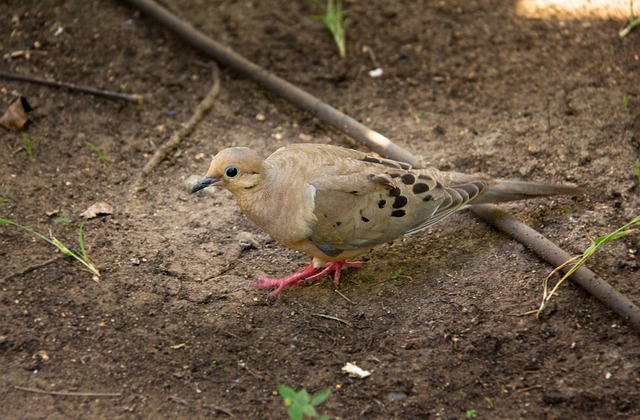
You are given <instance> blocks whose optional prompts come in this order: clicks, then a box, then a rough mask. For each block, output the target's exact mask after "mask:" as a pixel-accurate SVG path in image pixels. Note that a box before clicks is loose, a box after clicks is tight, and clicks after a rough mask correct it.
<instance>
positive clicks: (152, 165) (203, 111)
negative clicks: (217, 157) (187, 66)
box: [131, 63, 220, 195]
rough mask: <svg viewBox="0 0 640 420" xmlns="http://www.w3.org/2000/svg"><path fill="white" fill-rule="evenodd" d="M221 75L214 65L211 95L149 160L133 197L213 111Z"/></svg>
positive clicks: (133, 191) (137, 180)
mask: <svg viewBox="0 0 640 420" xmlns="http://www.w3.org/2000/svg"><path fill="white" fill-rule="evenodd" d="M219 73H220V71H219V70H218V66H217V65H216V64H215V63H213V86H212V87H211V90H209V93H208V94H207V96H205V98H204V99H203V100H202V102H200V103H199V104H198V106H197V107H196V110H195V112H194V114H193V115H192V116H191V118H190V119H189V121H188V122H187V124H186V125H185V126H184V127H183V128H182V129H180V130H178V131H176V132H175V133H174V134H173V135H172V136H171V138H170V139H169V140H167V141H166V142H165V143H163V144H162V145H161V146H160V147H158V149H157V150H156V152H155V153H154V154H153V156H151V159H149V161H148V162H147V163H146V164H145V165H144V167H143V168H142V171H141V172H140V174H139V175H138V178H137V179H136V181H135V183H134V184H133V187H132V188H131V193H132V194H133V195H136V194H137V193H139V192H140V191H142V190H143V189H144V187H143V185H142V184H143V182H144V180H145V179H146V177H147V176H148V175H149V174H150V173H151V172H153V171H154V170H155V169H156V168H157V167H158V166H160V164H161V163H162V161H164V160H165V159H166V158H167V156H169V154H170V153H171V152H172V151H173V150H174V149H176V148H177V147H178V146H179V145H180V143H181V142H182V140H184V139H185V138H187V137H188V136H189V135H190V134H191V132H192V131H193V129H194V128H195V127H196V125H198V123H199V122H200V121H201V120H202V118H204V116H205V115H207V113H209V111H211V108H213V104H214V101H215V98H216V97H217V96H218V94H219V93H220V74H219Z"/></svg>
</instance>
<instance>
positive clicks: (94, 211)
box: [80, 202, 113, 219]
mask: <svg viewBox="0 0 640 420" xmlns="http://www.w3.org/2000/svg"><path fill="white" fill-rule="evenodd" d="M106 214H113V207H112V206H111V204H109V203H105V202H99V203H95V204H94V205H92V206H91V207H89V208H88V209H86V210H85V211H84V213H82V214H81V215H80V217H82V218H84V219H93V218H94V217H98V216H102V215H106Z"/></svg>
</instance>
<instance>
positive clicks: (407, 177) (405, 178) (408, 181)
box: [401, 174, 416, 185]
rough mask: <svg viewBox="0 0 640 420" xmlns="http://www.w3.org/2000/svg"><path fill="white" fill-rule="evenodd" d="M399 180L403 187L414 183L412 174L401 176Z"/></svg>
mask: <svg viewBox="0 0 640 420" xmlns="http://www.w3.org/2000/svg"><path fill="white" fill-rule="evenodd" d="M401 179H402V182H403V183H404V184H405V185H411V184H413V183H414V182H416V177H415V176H413V175H412V174H404V175H402V177H401Z"/></svg>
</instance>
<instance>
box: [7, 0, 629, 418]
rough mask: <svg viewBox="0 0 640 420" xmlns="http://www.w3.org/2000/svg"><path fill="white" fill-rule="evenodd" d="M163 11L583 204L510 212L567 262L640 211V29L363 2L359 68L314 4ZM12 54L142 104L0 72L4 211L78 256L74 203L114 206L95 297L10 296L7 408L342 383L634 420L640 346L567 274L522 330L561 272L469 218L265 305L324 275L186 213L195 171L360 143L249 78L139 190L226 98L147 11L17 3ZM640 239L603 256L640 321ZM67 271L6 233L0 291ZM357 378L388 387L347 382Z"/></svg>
mask: <svg viewBox="0 0 640 420" xmlns="http://www.w3.org/2000/svg"><path fill="white" fill-rule="evenodd" d="M622 3H623V4H622V6H623V8H624V10H626V7H627V6H626V2H622ZM167 5H168V7H169V8H170V9H171V10H172V11H173V12H175V13H176V14H178V15H179V16H181V17H182V18H184V19H186V20H188V21H190V22H192V23H193V24H194V25H195V26H196V27H198V28H199V29H201V30H202V31H204V32H205V33H206V34H208V35H210V36H211V37H213V38H214V39H216V40H218V41H219V42H221V43H223V44H225V45H228V46H229V47H231V48H233V49H234V50H235V51H237V52H238V53H240V54H242V55H244V56H245V57H247V58H248V59H250V60H252V61H254V62H256V63H257V64H259V65H261V66H264V67H265V68H267V69H269V70H271V71H273V72H274V73H276V74H277V75H279V76H281V77H283V78H285V79H287V80H288V81H290V82H293V83H295V84H297V85H298V86H300V87H302V88H303V89H306V90H307V91H309V92H310V93H312V94H314V95H317V96H318V97H320V98H322V99H323V100H325V101H326V102H328V103H330V104H332V105H333V106H335V107H337V108H339V109H340V110H342V111H344V112H346V113H347V114H349V115H351V116H353V117H354V118H356V119H358V120H359V121H362V122H363V123H365V124H367V125H369V126H370V127H371V128H373V129H375V130H378V131H380V132H381V133H383V134H384V135H386V136H388V137H389V138H391V139H392V140H394V141H396V142H397V143H399V144H400V145H402V146H404V147H406V148H408V149H410V150H413V151H415V152H416V153H418V154H421V155H423V156H425V158H426V160H427V161H428V162H430V164H432V165H434V166H437V167H439V168H441V169H456V170H459V171H464V172H477V171H482V172H485V173H487V174H490V175H492V176H496V177H505V178H521V179H530V180H538V181H549V182H572V183H576V184H579V185H582V186H584V187H586V188H587V189H588V191H589V193H588V194H587V195H586V196H584V197H578V198H575V197H573V198H572V197H561V198H557V199H540V200H533V201H529V202H521V203H515V204H509V205H506V206H504V207H505V208H507V209H508V210H509V211H510V212H511V213H513V214H514V215H515V216H516V217H518V218H519V219H521V220H523V221H525V222H527V223H528V224H529V225H531V226H533V227H534V228H536V229H538V230H539V231H541V232H542V233H543V234H544V235H546V236H547V237H549V238H550V239H552V240H553V241H554V242H556V243H557V244H559V245H560V246H561V247H563V248H564V249H566V250H567V251H568V252H570V253H579V252H580V251H581V250H583V249H585V248H586V247H587V246H588V245H589V243H590V239H591V238H593V237H597V236H599V235H602V234H605V233H608V232H609V231H612V230H614V229H616V228H617V227H619V226H621V225H622V224H624V223H625V222H627V221H629V220H630V219H631V218H632V217H634V216H637V214H638V208H640V199H639V195H638V194H639V193H638V185H637V178H636V176H635V173H634V170H633V165H640V158H639V156H640V102H639V100H638V95H639V94H640V85H639V84H638V80H639V79H638V74H639V73H638V72H639V71H640V58H639V54H640V31H636V32H632V33H631V34H630V35H629V36H627V37H625V38H620V37H619V36H618V31H619V30H620V29H621V28H622V27H624V25H625V23H626V22H625V19H624V16H622V17H615V18H614V17H600V16H598V15H596V14H595V12H594V13H591V14H589V13H586V14H585V13H583V12H585V11H587V10H586V9H581V8H578V9H574V10H573V11H572V12H571V13H572V14H570V15H562V14H558V13H556V14H554V13H543V11H538V12H537V13H538V15H536V14H533V15H526V14H523V13H522V11H521V10H520V8H519V6H518V4H517V3H516V2H515V1H513V2H511V1H498V0H486V1H480V0H478V1H469V0H449V1H404V2H388V1H382V0H369V1H354V2H349V3H348V10H349V17H350V20H351V24H350V26H349V28H348V33H347V37H348V39H347V57H346V59H344V60H341V59H340V58H339V57H338V55H337V53H336V49H335V46H334V44H333V42H332V39H331V37H330V35H328V33H327V32H325V30H324V29H323V27H322V25H321V24H320V23H319V22H316V21H314V20H313V19H312V18H311V15H313V14H315V13H317V10H316V9H315V8H314V6H313V5H312V4H310V3H308V2H304V1H290V2H286V3H283V2H281V1H278V0H252V1H245V0H238V1H233V0H229V1H218V2H211V1H210V2H205V1H202V0H200V1H191V2H189V1H185V0H172V1H169V2H167ZM20 51H22V53H20ZM369 51H372V52H373V54H370V53H369ZM0 53H1V54H2V60H1V62H0V63H1V64H0V68H1V69H2V70H5V71H11V72H16V73H21V74H31V75H37V76H42V77H47V78H51V79H56V80H61V81H65V82H72V83H77V84H82V85H87V86H92V87H96V88H102V89H108V90H113V91H122V92H127V93H142V94H145V95H146V97H147V100H146V102H145V103H144V104H142V105H137V104H132V103H126V102H122V101H115V100H109V99H105V98H100V97H96V96H93V95H87V94H82V93H78V92H70V91H66V90H58V89H53V88H50V87H44V86H38V85H34V84H28V83H23V82H14V81H7V80H2V79H0V89H1V93H0V101H1V102H0V105H1V109H2V110H3V112H4V110H5V109H6V108H7V106H8V105H9V104H10V103H11V101H12V100H13V99H14V98H15V95H16V94H21V95H23V96H24V97H26V98H27V100H28V101H29V103H30V104H31V105H32V107H33V108H34V110H33V111H32V112H31V113H30V119H31V121H30V124H29V125H28V127H27V130H26V131H25V136H26V137H24V136H23V135H22V134H20V133H15V132H9V131H7V130H4V129H0V177H1V180H2V183H1V186H0V198H1V200H0V217H3V218H8V219H11V220H14V221H16V222H19V223H21V224H23V225H26V226H29V227H30V228H32V229H36V230H38V231H39V232H42V233H45V234H48V232H49V231H51V232H52V233H53V235H54V236H55V237H57V238H58V239H60V240H62V241H63V242H64V243H66V244H68V245H70V246H72V247H73V248H74V249H78V244H77V233H78V229H79V227H80V225H81V223H82V221H81V219H80V213H82V212H83V211H84V210H85V209H86V208H87V207H89V206H90V205H92V204H93V203H95V202H99V201H104V202H107V203H110V204H111V205H112V206H113V207H114V213H113V215H111V216H103V217H100V218H97V219H93V220H91V221H89V222H87V223H86V225H85V226H84V233H85V239H86V241H87V243H88V244H91V245H92V248H91V251H90V257H91V259H92V260H93V261H94V262H95V263H96V264H97V265H98V266H99V268H100V270H101V272H102V277H101V278H100V279H99V281H93V280H92V278H91V275H90V274H88V273H87V272H85V271H83V270H82V268H81V266H80V265H79V264H77V263H75V262H72V261H71V260H68V259H64V260H59V261H56V262H54V263H52V264H49V265H47V266H44V267H42V268H39V269H36V270H34V271H31V272H29V273H26V274H23V275H18V276H13V277H10V278H8V279H4V280H2V283H1V284H0V288H1V306H0V365H1V366H2V375H0V407H2V416H3V417H5V418H45V417H46V418H112V419H118V418H160V417H195V418H210V417H221V418H225V417H229V416H230V415H232V416H234V417H236V418H250V417H253V418H256V416H259V417H258V418H283V417H285V416H286V407H285V405H284V404H283V401H282V399H281V398H280V397H279V396H278V395H277V392H276V389H277V386H278V385H280V384H285V385H288V386H290V387H293V388H295V389H300V388H302V387H304V388H306V389H308V390H309V391H317V390H320V389H323V388H326V387H332V388H333V394H332V395H331V396H330V397H329V398H328V399H327V401H326V402H325V403H324V404H322V405H321V406H320V407H319V411H320V412H321V413H326V414H330V415H331V416H332V417H336V418H357V417H359V416H364V417H365V418H403V419H404V418H428V417H432V418H472V417H473V416H477V417H478V418H584V417H585V416H589V417H590V418H613V417H617V418H639V417H640V336H639V334H638V332H637V331H633V330H632V329H630V328H629V327H628V326H627V325H625V324H624V322H622V321H621V320H620V319H619V318H618V317H617V316H616V315H615V314H614V313H613V312H612V311H611V310H609V309H607V308H605V307H603V305H602V304H600V303H599V302H598V301H596V300H595V299H594V298H592V297H591V296H589V295H588V294H587V293H586V292H584V291H582V290H581V289H579V288H578V287H577V286H575V285H573V284H569V283H567V284H565V285H563V286H562V287H561V291H560V293H559V295H558V296H557V297H556V298H555V299H554V301H553V303H552V305H551V307H550V308H549V309H548V310H547V311H546V312H545V314H544V316H542V317H541V318H540V319H536V318H534V317H532V316H518V315H519V314H521V313H522V312H524V311H527V310H530V309H534V308H535V307H537V305H538V304H539V300H540V298H541V291H542V281H543V279H544V277H545V276H546V275H547V274H548V273H549V272H550V271H551V269H552V267H550V266H549V265H548V264H546V263H544V262H542V261H540V259H539V258H538V257H536V256H535V255H534V254H532V253H531V252H530V251H528V250H527V249H526V248H525V247H524V246H522V245H520V244H518V243H516V242H514V241H513V240H511V239H510V238H508V237H507V236H505V235H504V234H502V233H500V232H497V231H495V230H494V229H492V228H490V227H488V226H487V225H486V224H485V223H483V222H482V221H480V220H479V219H476V218H475V217H474V216H473V215H471V214H469V213H462V214H458V215H455V216H453V217H451V218H450V219H448V220H446V221H444V222H442V223H440V224H438V225H436V226H435V227H433V228H431V229H430V230H428V231H426V232H425V233H424V234H422V235H419V236H414V237H409V238H406V239H403V240H398V241H395V242H394V243H392V244H388V245H385V246H381V247H379V248H377V249H375V250H374V251H373V252H371V253H369V254H368V255H367V256H366V257H365V259H364V260H365V261H366V262H367V264H365V266H364V267H363V268H360V269H350V270H348V271H345V273H344V275H343V280H342V282H341V283H340V284H339V285H338V286H335V285H334V284H333V282H332V281H329V280H324V281H321V282H318V283H316V284H313V285H302V286H299V287H293V288H290V289H287V290H286V291H285V292H284V293H282V295H281V296H279V297H278V298H277V299H270V298H269V297H268V293H267V292H265V291H261V290H252V289H249V288H248V287H247V285H248V283H249V282H250V281H251V280H253V279H255V278H257V277H258V276H259V275H264V274H266V275H269V276H278V275H284V274H287V273H289V272H291V271H294V270H296V269H298V268H300V267H302V266H303V265H305V264H307V263H308V257H307V256H305V255H301V254H298V253H296V252H293V251H290V250H287V249H285V248H283V247H281V246H279V245H278V244H277V243H275V242H274V241H273V240H272V239H271V238H269V236H268V235H266V234H265V233H263V232H262V231H261V230H260V229H259V228H257V227H256V226H254V225H253V224H252V223H251V222H249V221H247V220H246V219H245V218H244V217H243V215H242V214H241V213H240V211H239V209H238V208H237V206H236V204H235V202H234V201H233V199H232V197H231V196H230V194H228V193H227V192H226V191H222V190H219V191H215V192H214V194H213V196H211V195H206V194H200V195H190V194H189V193H188V188H187V187H186V185H185V180H186V179H187V178H188V177H189V176H191V175H198V176H203V175H204V173H205V172H206V169H207V167H208V163H209V162H208V161H209V158H210V156H211V155H213V154H215V153H216V152H217V151H218V150H220V149H222V148H225V147H228V146H231V145H244V146H250V147H253V148H255V149H257V150H259V151H260V152H261V153H263V154H264V155H265V156H266V155H268V154H269V153H271V152H273V151H275V150H276V149H277V148H279V147H281V146H283V145H285V144H290V143H295V142H300V141H313V142H319V143H332V144H337V145H342V146H347V147H354V148H360V149H362V150H364V149H363V147H362V146H359V145H358V144H356V143H355V142H354V141H353V140H351V139H349V138H348V137H346V136H345V135H343V134H341V133H339V132H337V131H335V130H333V129H330V128H328V127H326V126H325V125H323V124H321V123H320V122H319V121H317V120H316V119H314V118H312V117H310V116H309V115H308V114H306V113H305V112H303V111H300V110H298V109H297V108H295V107H294V106H292V105H290V104H288V103H286V102H284V101H283V100H281V99H280V98H278V97H276V96H275V95H273V94H271V93H266V92H265V91H263V90H261V89H260V88H259V87H257V86H256V85H255V84H253V83H251V82H248V81H247V80H245V79H243V78H242V77H240V76H239V75H238V74H236V73H234V72H233V71H230V70H228V69H223V74H222V76H221V82H222V90H221V93H220V95H219V97H218V98H217V101H216V104H215V107H214V109H213V111H212V112H211V113H210V114H209V115H208V116H207V117H206V118H205V120H203V121H202V122H201V123H200V124H199V125H198V126H197V128H196V130H195V131H194V133H193V134H192V135H191V136H190V137H188V138H187V139H186V140H185V141H184V142H183V143H182V144H181V146H180V147H179V149H178V151H176V152H175V153H173V154H172V155H171V156H170V157H169V159H168V160H167V161H165V162H164V163H163V164H162V165H160V167H159V168H158V169H157V170H156V171H155V172H154V173H152V174H151V175H150V176H149V177H148V179H147V182H146V184H145V185H146V189H145V190H144V191H143V192H141V193H140V194H139V195H138V196H137V198H132V197H131V196H130V194H129V191H130V188H131V186H132V183H133V182H134V180H135V179H136V177H137V176H138V174H139V172H140V171H141V169H142V167H143V165H144V164H145V162H146V161H147V160H148V159H149V157H150V156H151V155H152V153H153V152H154V151H155V150H156V149H157V147H158V146H159V145H161V144H162V143H163V142H165V141H166V140H167V139H168V138H169V137H170V136H171V134H172V133H173V132H174V131H175V130H177V129H179V128H180V127H181V126H182V124H184V123H185V122H186V121H187V120H188V119H189V118H190V116H191V115H192V114H193V111H194V109H195V107H196V105H197V104H198V103H199V102H200V101H201V100H202V98H203V97H204V96H205V95H206V93H207V92H208V90H209V89H210V87H211V70H210V65H209V61H210V60H209V59H208V58H207V57H205V56H204V55H202V54H199V53H197V52H195V51H194V50H193V49H192V48H190V47H189V46H187V45H186V44H184V43H183V42H182V41H180V40H178V39H177V38H176V37H175V36H173V35H172V34H170V33H168V32H167V31H165V30H163V29H161V28H160V27H159V26H158V24H156V22H154V21H152V20H151V19H149V18H146V17H145V16H141V15H140V14H139V13H136V11H135V10H133V9H131V8H129V7H128V6H126V5H124V4H122V3H120V2H117V1H110V2H105V1H86V2H82V1H76V2H68V1H56V0H40V1H26V2H25V1H23V0H8V1H3V2H0ZM376 67H381V68H382V69H383V70H384V73H383V75H382V76H381V77H378V78H373V77H370V75H369V70H371V69H373V68H376ZM623 97H624V98H626V99H627V103H626V105H625V104H623ZM258 114H260V115H261V116H263V117H264V118H261V117H258ZM27 141H31V142H32V143H33V144H34V146H33V152H32V155H31V156H30V155H29V154H28V153H26V152H25V150H24V145H25V143H26V142H27ZM86 142H92V143H94V144H95V145H97V146H98V147H99V148H100V149H101V150H102V151H103V152H104V154H105V155H106V156H107V157H108V158H109V161H108V163H107V164H106V165H103V164H102V162H101V160H100V159H99V156H98V155H97V154H96V153H95V152H94V151H93V150H92V149H91V148H89V147H88V146H87V145H86ZM56 217H65V218H69V219H72V222H71V223H68V224H64V223H55V218H56ZM639 237H640V236H639V235H637V234H635V235H630V236H628V237H626V238H624V239H621V240H618V241H617V242H615V243H612V244H610V245H608V246H607V247H606V248H605V249H603V250H602V251H601V252H599V253H598V254H596V255H595V256H594V257H593V259H592V260H591V261H590V267H591V268H592V269H593V270H595V271H596V272H597V273H598V274H599V275H600V276H601V277H602V278H604V279H605V280H607V281H608V282H610V283H611V284H613V285H614V286H615V287H616V288H617V289H618V290H620V291H621V292H623V293H625V294H627V295H628V296H629V297H630V298H631V299H632V300H634V301H635V302H637V303H640V287H639V285H638V279H639V275H638V249H639V248H640V246H639V245H640V244H639V242H640V240H639ZM56 255H59V253H57V252H56V251H55V249H54V248H53V247H51V246H50V245H48V244H47V243H45V242H44V241H41V240H36V239H35V238H33V237H31V236H30V235H28V234H27V233H25V232H23V231H21V230H19V229H17V228H15V227H13V226H0V258H1V259H0V261H1V264H0V278H4V277H5V276H8V275H10V274H12V273H15V272H18V271H19V270H21V269H24V268H26V267H30V266H33V265H35V264H39V263H42V262H45V261H47V260H49V259H50V258H52V257H55V256H56ZM399 270H401V271H399ZM398 274H399V275H398ZM338 292H339V293H338ZM346 362H355V363H356V364H357V365H359V366H360V367H362V368H364V369H366V370H369V371H370V372H371V376H370V377H368V378H366V379H354V378H350V377H348V376H346V375H345V374H343V373H342V372H341V367H342V366H344V364H345V363H346ZM16 387H22V388H27V389H31V390H25V389H19V388H16ZM34 389H35V390H41V391H44V392H47V393H45V394H43V393H36V392H34V391H33V390H34ZM56 392H59V393H60V392H61V393H70V392H71V393H97V394H105V393H107V394H109V393H112V394H119V396H109V395H93V396H92V395H88V396H77V395H55V393H56Z"/></svg>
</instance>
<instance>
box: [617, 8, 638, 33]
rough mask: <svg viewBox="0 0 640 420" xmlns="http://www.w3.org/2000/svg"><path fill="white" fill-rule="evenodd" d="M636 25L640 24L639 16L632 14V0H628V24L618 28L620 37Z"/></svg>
mask: <svg viewBox="0 0 640 420" xmlns="http://www.w3.org/2000/svg"><path fill="white" fill-rule="evenodd" d="M637 26H640V17H636V16H634V14H633V0H629V24H628V25H627V26H625V27H624V29H622V30H620V32H619V35H620V37H621V38H624V37H625V36H627V35H629V33H630V32H631V31H632V30H633V29H634V28H635V27H637Z"/></svg>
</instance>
